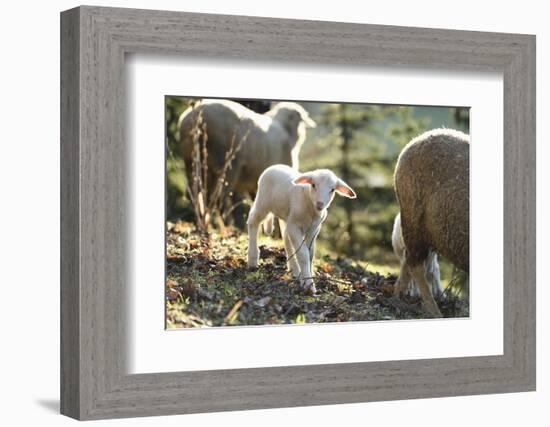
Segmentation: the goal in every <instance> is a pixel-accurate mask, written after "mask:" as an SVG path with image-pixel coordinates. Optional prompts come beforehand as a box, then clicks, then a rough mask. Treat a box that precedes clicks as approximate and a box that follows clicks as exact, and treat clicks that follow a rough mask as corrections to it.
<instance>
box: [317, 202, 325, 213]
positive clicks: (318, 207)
mask: <svg viewBox="0 0 550 427" xmlns="http://www.w3.org/2000/svg"><path fill="white" fill-rule="evenodd" d="M315 206H317V210H319V211H322V210H323V207H324V206H325V204H324V203H323V202H317V204H316V205H315Z"/></svg>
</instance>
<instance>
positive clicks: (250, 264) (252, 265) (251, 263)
mask: <svg viewBox="0 0 550 427" xmlns="http://www.w3.org/2000/svg"><path fill="white" fill-rule="evenodd" d="M248 268H250V269H253V270H256V269H257V268H258V260H257V259H252V260H251V259H249V260H248Z"/></svg>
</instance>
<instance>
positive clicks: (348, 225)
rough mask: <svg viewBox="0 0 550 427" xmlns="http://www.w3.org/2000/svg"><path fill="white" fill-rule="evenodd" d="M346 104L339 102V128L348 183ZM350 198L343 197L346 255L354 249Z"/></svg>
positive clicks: (348, 130)
mask: <svg viewBox="0 0 550 427" xmlns="http://www.w3.org/2000/svg"><path fill="white" fill-rule="evenodd" d="M346 109H347V106H346V104H340V128H341V130H342V134H341V135H342V147H341V149H342V167H341V169H342V179H343V180H344V181H346V182H347V183H348V184H349V181H350V178H351V169H350V159H349V156H350V145H351V129H350V125H349V122H348V118H347V116H346V113H347V111H346ZM351 202H352V201H351V200H350V199H347V198H346V199H344V208H345V210H346V232H347V235H348V238H349V245H347V249H346V251H347V253H348V255H352V254H353V251H354V244H355V241H354V235H353V234H354V233H353V218H352V213H353V205H352V203H351Z"/></svg>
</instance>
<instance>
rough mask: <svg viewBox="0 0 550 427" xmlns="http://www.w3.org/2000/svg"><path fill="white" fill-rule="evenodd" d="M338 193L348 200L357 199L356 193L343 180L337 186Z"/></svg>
mask: <svg viewBox="0 0 550 427" xmlns="http://www.w3.org/2000/svg"><path fill="white" fill-rule="evenodd" d="M336 192H337V193H338V194H340V196H344V197H347V198H348V199H355V198H356V197H357V195H356V194H355V191H353V190H352V188H351V187H350V186H349V185H347V184H346V183H345V182H344V181H342V180H341V179H339V180H338V184H337V185H336Z"/></svg>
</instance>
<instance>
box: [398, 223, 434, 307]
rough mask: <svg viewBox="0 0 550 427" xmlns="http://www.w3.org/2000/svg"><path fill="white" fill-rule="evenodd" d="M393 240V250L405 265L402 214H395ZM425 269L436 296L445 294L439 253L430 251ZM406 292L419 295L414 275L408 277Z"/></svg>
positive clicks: (413, 295)
mask: <svg viewBox="0 0 550 427" xmlns="http://www.w3.org/2000/svg"><path fill="white" fill-rule="evenodd" d="M391 242H392V246H393V252H394V253H395V255H396V256H397V258H398V259H399V263H400V266H403V264H404V262H405V250H406V248H405V242H404V241H403V232H402V230H401V214H397V215H396V216H395V221H394V223H393V231H392V235H391ZM424 269H425V272H426V279H427V280H428V284H429V285H430V288H431V290H432V295H433V296H434V297H436V298H437V297H440V296H441V295H443V288H442V287H441V280H440V274H439V263H438V261H437V254H436V253H435V252H433V251H432V252H430V254H429V255H428V258H427V259H426V261H424ZM405 293H406V294H407V295H409V296H411V297H419V296H420V291H419V290H418V285H417V284H416V282H415V281H414V279H413V278H412V277H410V276H409V277H408V284H407V285H406V288H405Z"/></svg>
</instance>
